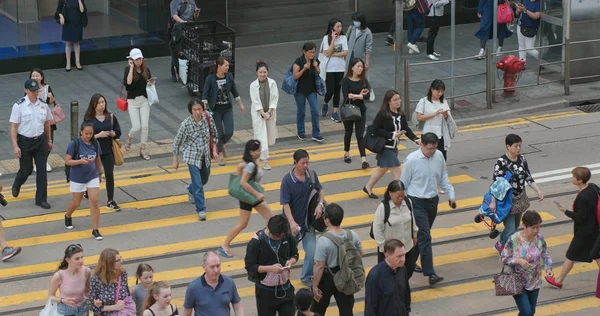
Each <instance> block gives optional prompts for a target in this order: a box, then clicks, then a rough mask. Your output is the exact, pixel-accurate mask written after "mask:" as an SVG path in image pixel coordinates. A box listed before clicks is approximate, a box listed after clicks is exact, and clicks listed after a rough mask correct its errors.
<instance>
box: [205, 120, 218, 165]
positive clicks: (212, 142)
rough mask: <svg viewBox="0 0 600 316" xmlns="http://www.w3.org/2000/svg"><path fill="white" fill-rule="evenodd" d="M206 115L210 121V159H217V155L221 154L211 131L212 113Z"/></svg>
mask: <svg viewBox="0 0 600 316" xmlns="http://www.w3.org/2000/svg"><path fill="white" fill-rule="evenodd" d="M205 116H206V122H208V138H209V141H208V146H209V147H208V148H209V150H210V159H217V157H218V156H219V149H218V148H217V144H215V140H214V139H213V136H212V134H211V133H210V115H209V114H208V113H206V114H205Z"/></svg>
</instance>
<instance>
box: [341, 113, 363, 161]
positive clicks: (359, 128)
mask: <svg viewBox="0 0 600 316" xmlns="http://www.w3.org/2000/svg"><path fill="white" fill-rule="evenodd" d="M361 114H362V117H361V118H360V120H358V121H344V151H350V141H351V140H352V132H353V130H354V127H356V131H354V132H355V135H356V142H357V143H358V151H359V152H360V156H361V157H366V156H367V153H366V152H365V142H364V139H363V138H364V136H365V123H366V122H367V112H366V111H365V112H362V113H361Z"/></svg>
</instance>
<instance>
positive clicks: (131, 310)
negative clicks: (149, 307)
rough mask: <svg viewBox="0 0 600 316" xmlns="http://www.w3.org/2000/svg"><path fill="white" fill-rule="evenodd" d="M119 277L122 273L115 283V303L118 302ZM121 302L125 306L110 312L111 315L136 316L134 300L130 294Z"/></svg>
mask: <svg viewBox="0 0 600 316" xmlns="http://www.w3.org/2000/svg"><path fill="white" fill-rule="evenodd" d="M121 278H122V274H121V275H120V276H119V281H118V283H117V293H116V294H115V304H117V302H119V292H120V291H121ZM123 302H124V303H125V308H124V309H122V310H120V311H116V312H112V315H113V316H136V314H135V312H136V310H135V302H134V301H133V298H132V297H131V295H129V296H127V297H126V298H125V299H124V300H123Z"/></svg>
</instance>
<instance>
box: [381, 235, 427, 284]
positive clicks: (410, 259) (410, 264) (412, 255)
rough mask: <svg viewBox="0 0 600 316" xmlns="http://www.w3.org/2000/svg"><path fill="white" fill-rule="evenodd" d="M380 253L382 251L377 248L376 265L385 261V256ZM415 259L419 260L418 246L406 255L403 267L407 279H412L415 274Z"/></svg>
mask: <svg viewBox="0 0 600 316" xmlns="http://www.w3.org/2000/svg"><path fill="white" fill-rule="evenodd" d="M411 242H412V241H411ZM381 251H383V249H380V248H379V247H377V263H379V262H381V261H383V260H385V255H384V254H383V252H381ZM417 259H419V245H415V246H413V247H412V248H411V249H410V251H409V252H407V253H406V262H405V263H404V266H405V267H406V272H408V278H409V279H410V278H411V277H412V275H413V272H415V266H416V265H417Z"/></svg>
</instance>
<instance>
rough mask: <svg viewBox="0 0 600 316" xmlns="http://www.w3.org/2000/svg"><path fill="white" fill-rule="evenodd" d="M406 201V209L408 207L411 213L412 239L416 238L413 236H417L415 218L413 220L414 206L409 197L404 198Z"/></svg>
mask: <svg viewBox="0 0 600 316" xmlns="http://www.w3.org/2000/svg"><path fill="white" fill-rule="evenodd" d="M404 201H406V207H408V211H409V212H410V238H414V237H413V236H414V235H415V226H414V223H413V222H414V218H413V205H412V201H411V200H410V198H409V197H408V195H407V196H406V197H404Z"/></svg>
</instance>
